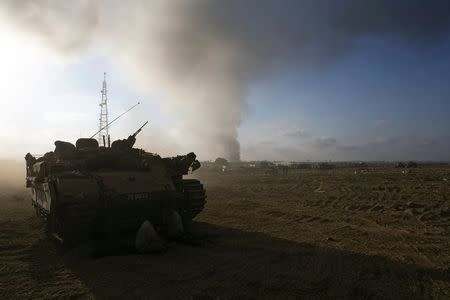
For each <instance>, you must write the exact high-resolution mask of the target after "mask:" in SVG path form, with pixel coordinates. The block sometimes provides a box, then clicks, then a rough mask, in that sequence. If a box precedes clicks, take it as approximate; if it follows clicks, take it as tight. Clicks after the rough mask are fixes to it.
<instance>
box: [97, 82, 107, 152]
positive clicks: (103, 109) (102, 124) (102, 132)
mask: <svg viewBox="0 0 450 300" xmlns="http://www.w3.org/2000/svg"><path fill="white" fill-rule="evenodd" d="M107 91H108V90H107V88H106V73H103V86H102V90H101V93H102V101H101V102H100V118H99V128H98V129H99V132H98V144H99V145H103V146H105V147H106V146H107V141H108V144H109V129H108V126H107V125H108V96H107Z"/></svg>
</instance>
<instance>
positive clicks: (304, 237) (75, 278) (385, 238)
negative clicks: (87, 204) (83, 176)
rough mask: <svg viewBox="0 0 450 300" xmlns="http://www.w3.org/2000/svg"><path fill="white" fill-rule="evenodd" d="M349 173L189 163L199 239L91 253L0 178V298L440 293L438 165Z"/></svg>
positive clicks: (443, 186)
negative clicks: (56, 237)
mask: <svg viewBox="0 0 450 300" xmlns="http://www.w3.org/2000/svg"><path fill="white" fill-rule="evenodd" d="M354 171H355V169H350V168H349V169H336V170H296V171H290V172H289V174H288V175H287V176H282V175H266V174H265V173H264V172H263V171H258V170H253V171H252V170H244V169H242V170H238V171H233V172H230V173H228V174H220V173H216V172H214V171H209V170H207V169H203V170H199V171H198V172H197V173H196V174H195V177H196V178H199V179H201V180H202V181H203V182H204V183H205V186H206V188H207V193H208V204H207V207H206V209H205V211H204V212H203V213H202V214H200V215H199V216H198V217H197V220H196V221H197V222H196V223H195V231H196V232H197V233H198V234H201V235H204V236H205V238H204V239H202V242H201V243H200V244H199V245H195V246H193V245H186V244H180V243H171V244H169V247H168V251H167V252H165V253H162V254H155V255H134V254H131V255H113V256H107V257H102V258H97V259H94V258H92V257H90V256H89V255H88V253H89V251H87V249H86V247H79V248H77V249H72V250H62V249H60V248H58V247H56V246H55V245H54V244H53V243H52V242H50V241H48V240H47V239H46V238H45V235H44V231H43V225H42V222H41V221H40V220H38V219H37V218H36V217H35V216H34V215H33V212H32V210H31V205H30V203H29V201H28V200H24V199H25V198H27V197H26V196H25V194H24V192H23V190H22V189H13V188H12V187H11V186H0V191H1V192H0V295H1V296H2V297H1V298H2V299H9V298H12V299H25V298H98V299H109V298H116V299H124V298H138V299H298V298H301V299H303V298H305V299H308V298H326V297H333V298H358V299H371V298H376V299H379V298H388V299H390V298H399V299H432V298H434V299H450V270H449V266H450V251H449V249H450V167H423V168H419V169H415V170H412V172H410V173H408V174H402V173H401V171H400V170H398V169H394V168H374V169H368V170H367V171H366V172H357V173H356V174H355V172H354Z"/></svg>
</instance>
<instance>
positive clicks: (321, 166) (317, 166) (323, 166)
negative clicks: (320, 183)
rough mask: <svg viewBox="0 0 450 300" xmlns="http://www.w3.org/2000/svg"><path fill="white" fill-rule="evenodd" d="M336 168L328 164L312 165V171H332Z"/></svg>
mask: <svg viewBox="0 0 450 300" xmlns="http://www.w3.org/2000/svg"><path fill="white" fill-rule="evenodd" d="M335 167H336V166H335V165H332V164H330V163H327V162H320V163H314V164H312V165H311V168H312V169H320V170H330V169H334V168H335Z"/></svg>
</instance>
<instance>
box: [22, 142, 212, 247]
mask: <svg viewBox="0 0 450 300" xmlns="http://www.w3.org/2000/svg"><path fill="white" fill-rule="evenodd" d="M84 140H85V141H81V142H80V143H78V142H77V146H76V147H75V146H73V145H71V144H69V143H66V144H62V142H55V145H56V149H55V151H54V152H49V153H47V154H46V155H45V156H44V157H43V158H40V159H35V158H34V157H33V156H31V155H30V154H27V156H26V161H27V186H28V187H30V188H31V194H32V204H33V206H34V208H35V209H36V213H37V214H38V215H39V216H41V217H43V218H44V219H45V220H46V222H47V228H48V233H49V234H50V235H51V236H52V237H54V238H55V239H57V240H59V241H60V242H63V243H64V244H67V245H73V244H77V243H79V242H82V241H86V240H90V239H96V240H101V239H116V238H120V236H122V235H129V234H135V233H136V231H137V230H138V229H139V227H140V225H141V224H142V223H143V222H145V221H149V222H150V223H151V224H152V225H153V226H154V228H155V229H156V231H157V232H158V233H160V234H162V235H166V236H170V235H171V231H170V227H171V226H172V227H173V224H171V222H173V219H174V218H173V215H174V214H175V215H176V216H177V217H178V219H180V220H181V221H182V228H183V230H184V231H187V230H188V229H189V224H190V222H191V220H192V218H194V217H195V216H196V215H197V214H198V213H200V212H201V211H202V210H203V208H204V205H205V203H206V194H205V189H204V188H203V185H202V184H201V183H200V182H199V181H198V180H195V179H183V175H185V174H187V173H188V171H189V170H195V169H196V168H198V167H199V163H198V161H196V160H195V155H194V154H193V153H189V154H188V155H184V156H177V157H173V158H161V157H159V156H158V155H155V154H151V153H148V152H145V151H143V150H140V149H134V148H129V147H128V148H124V147H122V146H121V147H119V148H114V147H111V148H105V147H98V144H96V141H95V140H89V141H86V139H84ZM93 141H95V143H94V142H93ZM119 142H120V141H119ZM61 145H63V146H62V147H61ZM83 145H84V146H83ZM86 145H88V146H86ZM172 235H173V233H172Z"/></svg>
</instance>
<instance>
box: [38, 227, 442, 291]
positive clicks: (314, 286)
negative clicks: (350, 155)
mask: <svg viewBox="0 0 450 300" xmlns="http://www.w3.org/2000/svg"><path fill="white" fill-rule="evenodd" d="M195 228H196V231H197V232H198V233H199V234H204V236H205V237H204V238H203V239H202V243H200V245H197V246H192V245H185V244H180V243H174V244H170V245H169V248H168V250H167V251H166V252H164V253H161V254H153V255H136V254H131V255H116V256H105V257H102V258H97V259H93V258H91V257H88V256H86V255H83V251H82V250H80V248H79V249H73V250H71V251H68V252H65V253H62V254H61V253H59V252H54V248H55V247H54V245H52V244H51V243H50V242H48V241H47V240H40V241H39V243H38V244H36V245H35V247H34V249H33V252H32V253H33V254H32V259H33V261H34V262H39V261H40V262H41V263H34V264H33V268H34V270H32V272H33V273H34V274H37V275H36V276H42V274H43V271H45V272H47V273H48V272H51V270H52V268H51V265H52V264H56V263H61V262H62V263H64V264H65V265H66V266H67V267H68V268H69V269H70V270H71V272H73V273H74V274H75V275H76V277H78V278H80V279H81V280H82V282H83V283H84V285H85V286H87V287H88V288H89V289H90V292H91V293H92V294H94V295H95V296H96V297H98V298H99V299H105V298H117V299H123V298H140V299H142V298H147V299H217V298H220V299H230V298H231V299H260V298H266V299H274V298H281V299H286V298H287V299H289V298H293V299H295V298H323V297H333V298H358V299H369V298H377V299H378V298H397V299H398V298H405V299H406V298H407V299H424V298H429V297H433V296H438V297H439V296H444V297H445V294H439V293H445V292H446V291H445V287H447V288H448V286H449V285H450V273H449V269H446V270H440V269H424V268H420V267H417V266H414V265H406V264H401V263H397V262H393V261H392V260H389V259H386V258H384V257H374V256H365V255H361V254H356V253H351V252H345V251H339V250H336V249H328V248H322V247H317V246H314V245H310V244H303V243H296V242H292V241H289V240H283V239H278V238H274V237H271V236H269V235H267V234H262V233H253V232H244V231H240V230H235V229H230V228H226V227H221V226H217V225H211V224H206V223H195ZM52 249H53V250H52ZM52 252H53V254H52ZM51 257H53V259H52V258H51ZM49 266H50V267H49ZM40 268H42V270H40ZM49 270H50V271H49ZM47 275H49V276H50V274H47ZM49 278H51V276H50V277H49ZM442 286H443V289H442V290H440V291H439V287H442ZM436 287H437V288H436ZM436 291H437V292H436ZM436 293H438V294H436ZM447 293H448V291H447ZM446 296H448V295H446Z"/></svg>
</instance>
